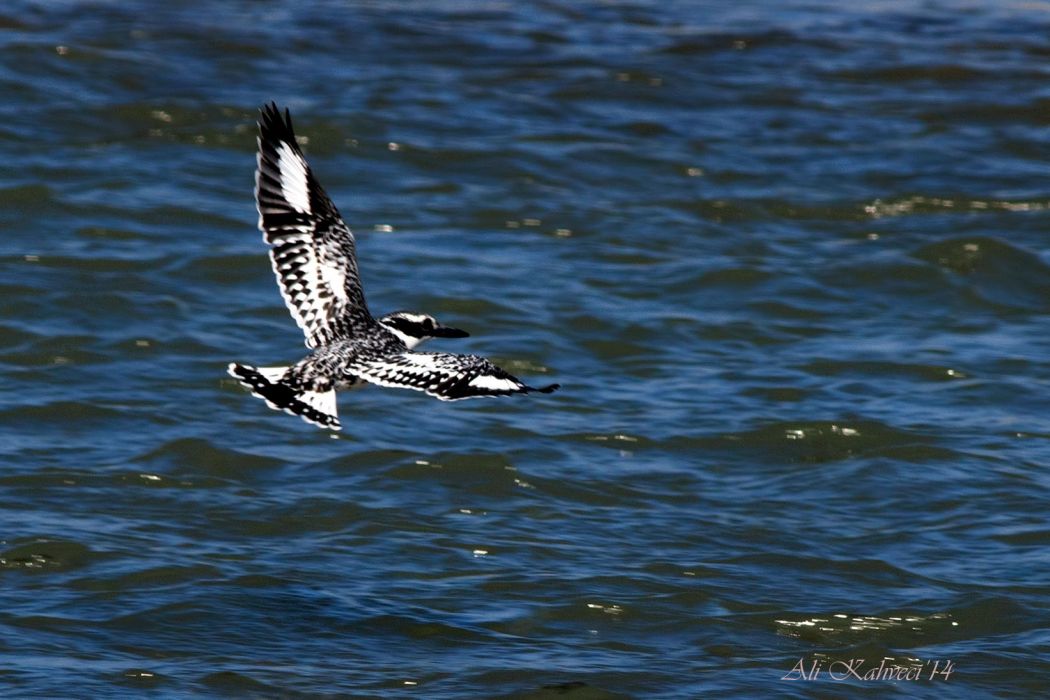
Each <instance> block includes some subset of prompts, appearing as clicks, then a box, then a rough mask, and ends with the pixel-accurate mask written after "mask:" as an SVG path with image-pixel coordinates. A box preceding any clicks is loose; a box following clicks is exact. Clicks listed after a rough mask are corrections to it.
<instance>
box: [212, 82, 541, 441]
mask: <svg viewBox="0 0 1050 700" xmlns="http://www.w3.org/2000/svg"><path fill="white" fill-rule="evenodd" d="M261 113H262V116H261V118H260V119H259V154H258V158H257V162H258V167H257V169H256V171H255V202H256V206H257V207H258V210H259V229H260V230H261V231H262V232H263V240H265V241H266V243H267V244H268V245H269V246H270V261H271V263H272V266H273V271H274V274H275V275H276V276H277V285H278V286H279V287H280V289H281V296H282V297H284V302H285V304H286V305H287V306H288V310H289V311H290V312H291V314H292V317H293V318H294V319H295V322H296V323H298V324H299V328H301V329H302V330H303V334H304V335H305V336H306V346H307V347H308V348H311V350H312V352H311V353H310V354H309V355H307V356H306V357H304V358H303V359H302V360H299V362H296V363H295V364H294V365H292V366H291V367H250V366H248V365H241V364H237V363H232V364H230V366H229V368H228V371H229V373H230V374H231V375H232V376H233V377H235V378H236V379H237V380H238V381H240V383H241V384H243V385H244V386H246V387H247V388H248V389H250V390H251V392H252V394H253V395H255V396H258V397H259V398H261V399H263V400H264V401H266V405H268V406H269V407H270V408H273V409H279V410H284V411H287V412H288V413H292V414H294V415H298V416H300V417H302V419H303V420H305V421H307V422H308V423H313V424H314V425H318V426H320V427H322V428H328V429H330V430H339V429H340V427H341V426H340V425H339V418H338V416H337V415H336V399H335V392H336V390H338V389H347V388H351V387H355V386H359V385H362V384H378V385H380V386H390V387H401V388H405V389H415V390H416V391H424V392H426V393H427V394H430V395H431V396H434V397H437V398H439V399H441V400H442V401H457V400H459V399H470V398H475V397H481V396H506V395H509V394H525V393H528V392H530V391H539V392H542V393H544V394H548V393H550V392H552V391H554V390H555V389H557V388H558V385H557V384H551V385H549V386H545V387H542V388H535V387H531V386H528V385H526V384H524V383H523V382H521V381H519V380H518V379H517V378H516V377H513V376H511V375H510V374H509V373H507V372H505V371H504V370H502V369H500V368H499V367H497V366H496V365H494V364H492V363H491V362H489V361H488V360H487V359H485V358H484V357H479V356H477V355H452V354H449V353H436V352H414V351H413V348H415V347H416V346H417V345H419V343H421V342H423V341H424V340H427V339H429V338H463V337H466V336H467V333H466V332H464V331H461V330H459V329H456V328H449V327H448V326H443V325H441V324H440V323H438V322H437V321H436V320H434V318H433V317H432V316H428V315H426V314H415V313H406V312H403V311H399V312H395V313H391V314H387V315H386V316H381V317H380V318H378V319H377V318H373V316H372V314H371V313H369V311H368V306H367V305H366V304H365V296H364V292H363V291H362V289H361V279H360V277H359V275H358V271H357V259H356V253H355V251H354V235H353V234H352V233H351V232H350V229H349V228H348V227H347V225H346V224H345V223H343V220H342V218H341V217H340V216H339V211H338V210H337V209H336V208H335V205H334V204H333V203H332V200H331V199H329V198H328V195H327V194H326V193H325V191H324V189H323V188H322V187H321V185H320V184H319V183H318V182H317V179H316V178H315V177H314V175H313V172H311V170H310V166H309V165H307V163H306V158H305V156H303V152H302V151H301V150H300V149H299V145H298V144H297V143H296V140H295V132H294V131H293V130H292V118H291V115H290V114H289V112H288V110H287V109H286V110H285V111H284V114H283V115H282V114H281V112H280V110H278V109H277V105H276V103H273V102H271V103H270V104H268V105H266V106H264V107H263V108H262V110H261Z"/></svg>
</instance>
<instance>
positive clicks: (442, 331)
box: [379, 311, 470, 350]
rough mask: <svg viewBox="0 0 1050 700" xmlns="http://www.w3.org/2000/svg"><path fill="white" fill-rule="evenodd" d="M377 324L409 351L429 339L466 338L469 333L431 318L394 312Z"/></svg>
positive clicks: (423, 315) (404, 312) (424, 315)
mask: <svg viewBox="0 0 1050 700" xmlns="http://www.w3.org/2000/svg"><path fill="white" fill-rule="evenodd" d="M379 323H380V324H381V325H382V326H383V327H384V328H386V329H387V330H388V331H390V332H391V333H393V334H394V335H396V336H397V337H398V338H399V339H400V340H401V342H402V343H404V344H405V346H406V347H408V349H409V350H411V349H412V348H414V347H415V346H417V345H419V344H420V343H422V342H423V341H424V340H430V339H431V338H466V337H467V336H468V335H470V333H467V332H466V331H461V330H459V329H458V328H449V327H448V326H442V325H441V324H440V323H438V322H437V321H436V320H435V319H434V317H433V316H427V315H426V314H413V313H409V312H407V311H395V312H394V313H392V314H387V315H386V316H383V317H382V318H380V319H379Z"/></svg>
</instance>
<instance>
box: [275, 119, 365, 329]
mask: <svg viewBox="0 0 1050 700" xmlns="http://www.w3.org/2000/svg"><path fill="white" fill-rule="evenodd" d="M255 201H256V206H257V207H258V210H259V229H260V230H261V231H262V232H263V239H264V240H265V241H266V242H267V243H268V244H269V245H270V246H271V248H270V261H271V262H272V264H273V271H274V274H275V275H276V276H277V285H278V287H280V290H281V296H282V297H283V298H284V301H285V304H286V305H287V306H288V310H289V311H290V312H291V314H292V317H293V318H294V319H295V322H296V323H297V324H298V325H299V327H300V328H301V329H302V330H303V334H304V335H305V336H306V345H307V346H308V347H311V348H316V347H320V346H322V345H326V344H328V343H331V342H332V341H333V340H335V339H338V338H345V337H348V336H349V335H351V334H352V333H353V332H354V330H355V329H358V328H362V327H365V326H366V325H367V324H368V323H369V322H370V320H371V316H370V314H369V312H368V307H367V305H366V304H365V297H364V292H363V290H362V289H361V279H360V276H359V274H358V271H357V253H356V250H355V246H354V235H353V234H352V233H351V232H350V229H349V228H348V227H347V225H346V224H345V223H343V220H342V218H341V217H340V216H339V211H338V210H337V209H336V207H335V205H334V204H333V203H332V200H331V199H329V198H328V195H327V194H326V193H325V191H324V189H323V188H322V187H321V185H320V184H319V183H318V182H317V180H316V178H314V176H313V173H312V172H311V171H310V166H309V165H308V164H307V162H306V158H305V157H304V156H303V152H302V150H300V148H299V145H298V144H297V143H296V141H295V132H294V131H293V130H292V120H291V116H290V115H289V114H288V112H287V110H286V111H285V113H284V114H283V115H282V114H281V112H280V111H279V110H278V109H277V105H276V104H273V103H271V104H269V105H267V106H265V107H264V108H263V109H262V116H261V118H260V120H259V154H258V168H257V170H256V172H255Z"/></svg>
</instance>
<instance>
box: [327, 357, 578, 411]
mask: <svg viewBox="0 0 1050 700" xmlns="http://www.w3.org/2000/svg"><path fill="white" fill-rule="evenodd" d="M347 372H348V373H350V374H354V375H356V376H359V377H361V378H362V379H364V380H365V381H368V382H371V383H372V384H378V385H380V386H389V387H398V388H402V389H415V390H416V391H424V392H426V393H428V394H430V395H431V396H435V397H437V398H439V399H441V400H442V401H458V400H460V399H473V398H479V397H482V396H508V395H510V394H527V393H529V392H530V391H538V392H541V393H544V394H549V393H550V392H552V391H554V390H555V389H557V388H558V385H557V384H551V385H549V386H545V387H542V388H536V387H531V386H528V385H527V384H525V383H523V382H522V381H520V380H519V379H518V378H517V377H514V376H511V375H510V374H509V373H507V372H505V371H504V370H502V369H500V368H499V367H497V366H496V365H494V364H492V363H491V362H489V361H488V360H486V359H485V358H484V357H479V356H477V355H453V354H450V353H443V352H411V351H407V350H406V351H404V352H402V353H400V354H398V355H389V356H385V357H380V358H361V359H359V360H356V361H355V362H353V363H351V364H350V366H349V367H347Z"/></svg>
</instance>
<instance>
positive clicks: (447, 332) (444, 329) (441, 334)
mask: <svg viewBox="0 0 1050 700" xmlns="http://www.w3.org/2000/svg"><path fill="white" fill-rule="evenodd" d="M430 335H432V336H434V337H435V338H467V337H469V336H470V333H467V332H466V331H461V330H460V329H458V328H449V327H448V326H438V327H437V328H435V329H434V330H433V331H431V332H430Z"/></svg>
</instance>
